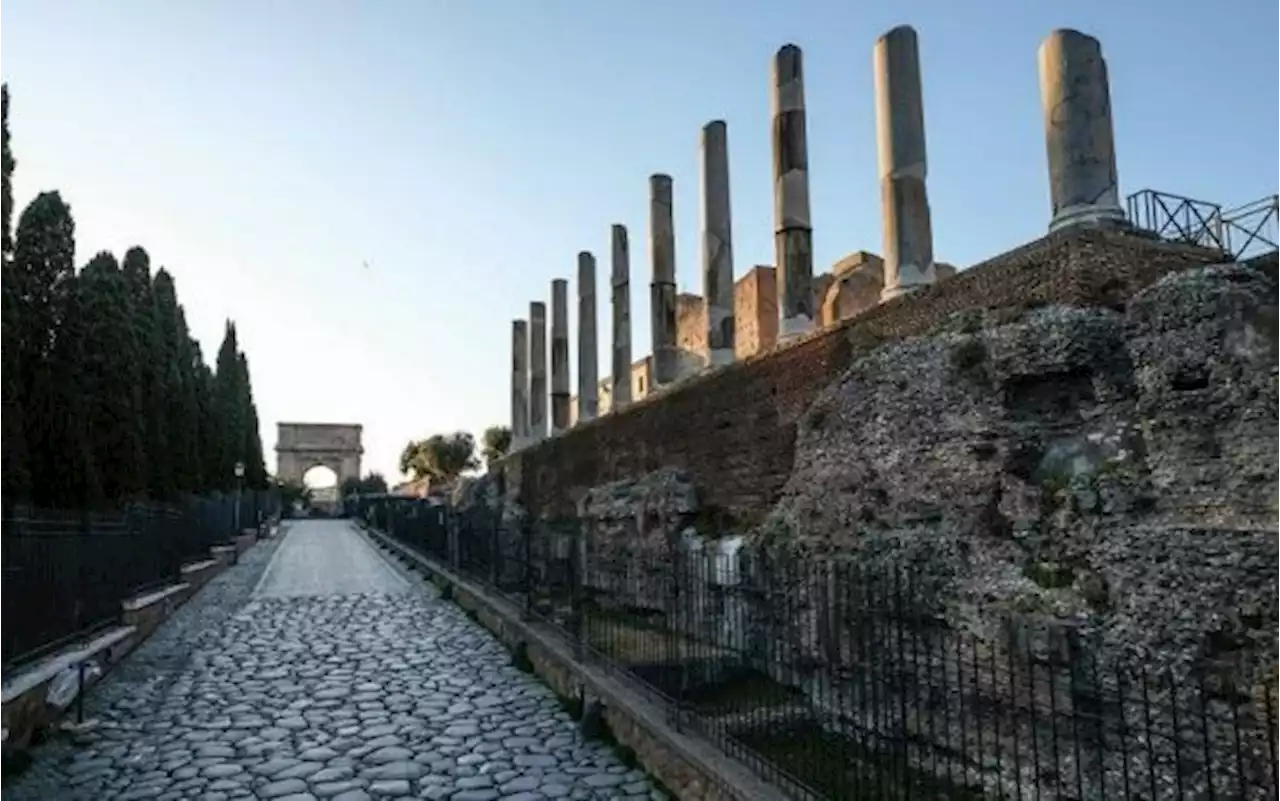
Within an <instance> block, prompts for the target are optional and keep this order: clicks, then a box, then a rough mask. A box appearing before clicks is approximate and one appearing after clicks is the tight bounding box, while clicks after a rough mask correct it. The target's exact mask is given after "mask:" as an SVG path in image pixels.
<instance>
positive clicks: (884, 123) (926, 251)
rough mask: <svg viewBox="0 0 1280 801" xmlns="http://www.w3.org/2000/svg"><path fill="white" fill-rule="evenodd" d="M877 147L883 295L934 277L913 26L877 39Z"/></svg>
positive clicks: (894, 294)
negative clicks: (881, 223) (881, 221)
mask: <svg viewBox="0 0 1280 801" xmlns="http://www.w3.org/2000/svg"><path fill="white" fill-rule="evenodd" d="M873 61H874V66H875V83H876V151H877V161H878V166H879V172H880V209H881V215H882V216H883V225H884V290H883V295H882V297H883V299H884V300H890V299H892V298H896V297H897V296H898V295H901V294H903V293H904V292H909V291H911V290H913V289H915V288H917V287H920V286H923V285H925V284H931V283H933V281H934V269H933V230H932V227H931V225H930V221H929V196H928V194H927V192H926V190H925V176H926V174H927V172H928V160H927V158H926V155H925V141H924V98H923V96H922V94H921V89H920V54H919V47H918V45H917V42H916V32H915V30H914V29H912V28H911V27H910V26H909V25H900V26H898V27H896V28H894V29H893V30H891V31H889V32H888V33H886V34H885V35H884V36H881V37H880V38H879V39H877V40H876V45H875V55H874V59H873Z"/></svg>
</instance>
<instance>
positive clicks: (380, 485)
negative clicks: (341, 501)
mask: <svg viewBox="0 0 1280 801" xmlns="http://www.w3.org/2000/svg"><path fill="white" fill-rule="evenodd" d="M341 490H342V492H341V494H342V495H343V496H344V497H345V496H347V495H357V494H359V495H382V494H385V493H386V492H387V480H386V479H385V478H383V476H382V474H381V473H368V474H366V475H365V477H364V478H356V477H354V476H352V477H350V478H348V479H347V480H346V481H343V482H342V487H341Z"/></svg>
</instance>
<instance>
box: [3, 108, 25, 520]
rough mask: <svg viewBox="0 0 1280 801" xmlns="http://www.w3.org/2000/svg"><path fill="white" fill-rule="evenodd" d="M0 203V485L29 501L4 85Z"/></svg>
mask: <svg viewBox="0 0 1280 801" xmlns="http://www.w3.org/2000/svg"><path fill="white" fill-rule="evenodd" d="M0 138H2V139H3V142H0V149H2V150H3V153H2V154H0V172H2V173H3V174H2V175H0V179H2V180H0V183H2V184H3V186H0V199H2V200H3V207H4V208H3V212H4V220H3V247H0V270H2V271H3V275H2V277H0V304H3V308H2V309H0V323H2V324H3V333H2V334H0V360H3V364H2V365H0V381H2V383H3V389H2V390H0V392H2V393H3V409H2V410H0V426H3V431H0V449H2V450H3V465H2V466H0V471H3V473H2V476H3V477H2V478H0V484H3V486H4V498H5V501H6V502H19V501H25V500H28V499H29V498H30V492H31V472H30V469H29V467H28V464H27V462H28V458H29V454H28V451H27V445H26V430H25V429H26V420H25V415H24V412H25V408H24V400H27V398H24V395H25V394H26V393H24V392H23V389H24V388H29V386H30V385H29V384H27V383H25V382H24V380H23V377H24V373H23V369H22V367H23V366H22V361H21V359H20V358H19V353H18V350H19V347H20V341H19V339H18V335H19V331H21V330H22V328H23V321H22V320H21V319H20V317H21V315H22V311H23V306H22V304H20V303H19V302H18V288H17V286H16V283H15V282H16V278H17V276H16V275H15V273H14V269H13V168H14V166H15V164H16V162H14V159H13V153H12V152H11V151H10V149H9V86H8V84H4V85H0Z"/></svg>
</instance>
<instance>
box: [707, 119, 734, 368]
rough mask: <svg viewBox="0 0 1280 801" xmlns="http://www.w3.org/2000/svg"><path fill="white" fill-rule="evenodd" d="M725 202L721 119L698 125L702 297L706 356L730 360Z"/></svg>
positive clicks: (729, 226) (729, 225) (729, 231)
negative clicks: (700, 162)
mask: <svg viewBox="0 0 1280 801" xmlns="http://www.w3.org/2000/svg"><path fill="white" fill-rule="evenodd" d="M732 218H733V215H732V212H731V210H730V203H729V134H728V129H727V126H726V125H725V123H724V121H723V120H716V121H714V122H709V123H707V124H706V125H704V126H703V128H702V296H703V298H704V300H705V304H706V326H707V329H706V330H707V358H708V360H709V362H710V363H711V364H729V363H730V362H732V361H733V359H734V341H733V338H734V317H733V312H734V298H733V222H732Z"/></svg>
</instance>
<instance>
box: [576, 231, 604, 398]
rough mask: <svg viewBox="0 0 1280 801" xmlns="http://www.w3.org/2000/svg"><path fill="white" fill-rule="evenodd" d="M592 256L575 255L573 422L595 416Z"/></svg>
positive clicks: (594, 298)
mask: <svg viewBox="0 0 1280 801" xmlns="http://www.w3.org/2000/svg"><path fill="white" fill-rule="evenodd" d="M597 359H598V356H597V353H596V257H595V256H592V255H591V254H590V253H588V252H587V251H585V250H584V251H582V252H581V253H579V254H578V413H577V421H578V422H583V421H586V420H591V419H593V418H595V416H596V414H597V408H596V407H597V403H596V383H597V381H598V380H599V379H598V378H597V375H598V373H599V370H598V369H597V367H596V363H597Z"/></svg>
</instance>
